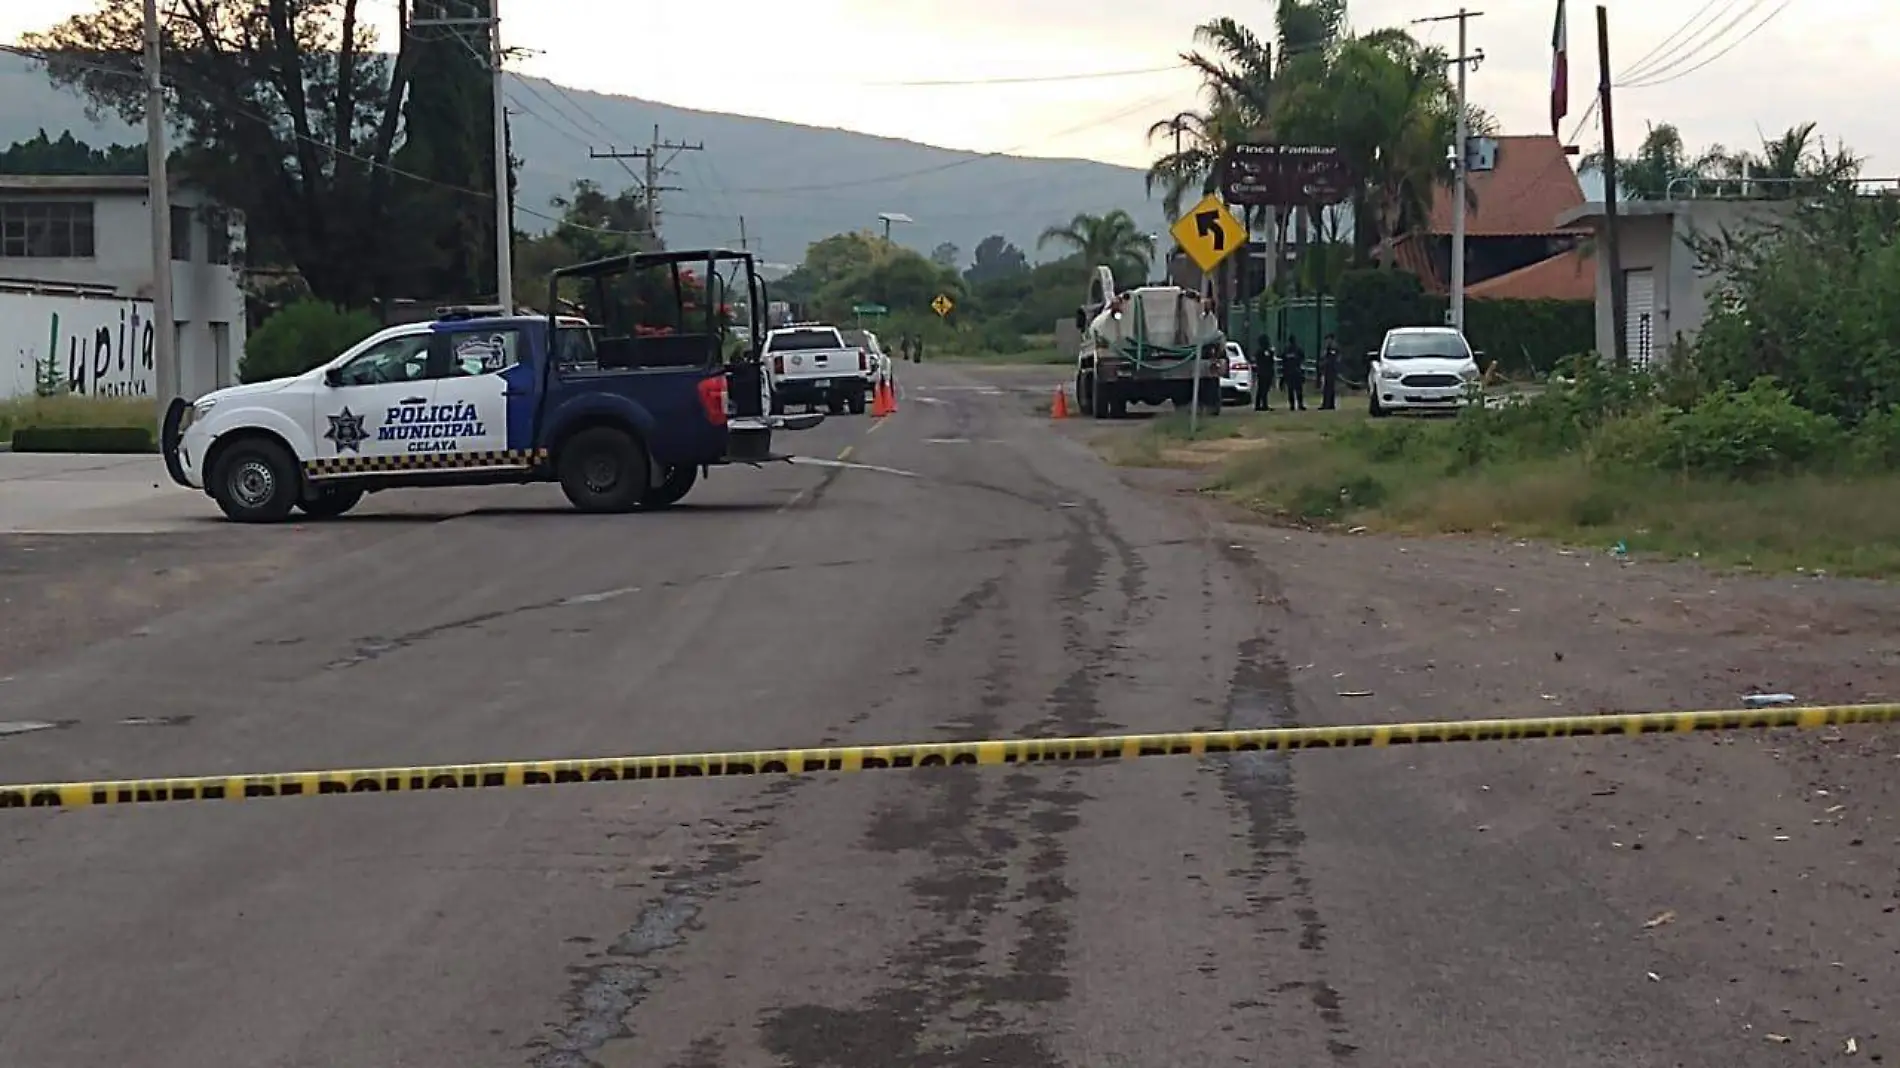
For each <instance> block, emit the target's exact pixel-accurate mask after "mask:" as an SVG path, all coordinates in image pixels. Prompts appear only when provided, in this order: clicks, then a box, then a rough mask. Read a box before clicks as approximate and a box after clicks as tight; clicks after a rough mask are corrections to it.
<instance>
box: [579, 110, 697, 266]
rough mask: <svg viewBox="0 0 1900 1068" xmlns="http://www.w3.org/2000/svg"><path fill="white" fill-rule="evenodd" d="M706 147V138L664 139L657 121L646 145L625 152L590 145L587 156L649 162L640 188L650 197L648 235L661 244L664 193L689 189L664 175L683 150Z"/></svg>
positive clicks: (647, 207) (689, 150)
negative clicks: (690, 140)
mask: <svg viewBox="0 0 1900 1068" xmlns="http://www.w3.org/2000/svg"><path fill="white" fill-rule="evenodd" d="M705 150H706V145H705V142H703V141H702V142H700V143H699V144H695V145H689V144H686V143H685V142H676V141H662V140H661V139H660V127H659V126H658V125H657V124H656V125H655V126H654V127H653V140H652V142H651V143H650V144H648V146H647V147H646V148H642V149H635V150H634V151H631V152H621V151H618V150H617V149H612V148H609V149H608V150H607V151H605V152H596V151H594V150H593V149H591V148H590V149H588V150H587V156H588V158H589V159H616V160H629V159H637V160H641V161H643V162H645V163H646V177H645V178H644V179H643V180H642V181H641V183H640V192H641V195H642V196H643V197H645V199H646V218H647V225H646V232H647V236H649V237H651V238H652V239H653V244H654V246H655V247H656V248H657V247H658V246H659V243H660V194H661V193H681V192H684V191H685V190H683V189H681V188H680V187H678V186H674V185H661V184H660V179H661V178H663V177H665V175H666V172H667V171H668V170H669V169H670V168H671V167H672V165H673V161H674V160H676V159H678V158H679V154H680V153H682V152H703V151H705ZM662 152H670V153H672V155H669V156H667V157H666V158H665V159H661V158H660V153H662Z"/></svg>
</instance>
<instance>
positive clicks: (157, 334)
mask: <svg viewBox="0 0 1900 1068" xmlns="http://www.w3.org/2000/svg"><path fill="white" fill-rule="evenodd" d="M163 39H164V33H163V28H162V27H161V26H160V24H159V21H158V0H145V179H146V183H147V184H148V185H149V186H150V187H151V188H150V190H149V191H148V192H147V193H146V201H147V203H149V204H150V205H151V208H152V323H151V327H152V358H153V367H152V376H153V378H154V379H155V382H154V385H155V386H156V387H157V389H156V391H155V392H157V394H158V409H159V412H160V413H161V414H162V413H163V412H164V411H165V409H166V408H167V407H169V406H170V405H171V402H172V398H174V397H177V396H180V395H181V393H182V391H183V390H182V387H183V382H182V379H183V375H182V374H180V369H179V366H178V327H177V325H176V323H175V322H174V321H173V318H172V195H171V178H170V176H169V175H168V174H167V173H166V159H165V157H166V155H167V154H168V153H169V151H170V149H169V147H168V146H167V145H166V139H165V82H164V79H163V78H162V77H161V76H160V72H159V66H158V65H159V58H160V52H161V48H160V45H161V42H162V41H163Z"/></svg>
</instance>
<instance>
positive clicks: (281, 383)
mask: <svg viewBox="0 0 1900 1068" xmlns="http://www.w3.org/2000/svg"><path fill="white" fill-rule="evenodd" d="M308 377H310V376H309V375H308V374H301V375H293V376H291V377H290V378H273V379H271V380H270V381H268V382H250V383H247V384H245V385H242V386H226V387H224V388H223V389H219V390H213V391H212V392H210V393H207V394H205V395H204V396H202V397H199V398H198V399H199V400H201V401H219V402H223V401H228V400H234V399H236V398H238V397H255V396H258V395H260V394H264V393H277V392H279V391H281V390H284V389H287V388H289V387H290V386H291V385H293V384H294V383H296V382H298V381H301V380H302V379H305V378H308Z"/></svg>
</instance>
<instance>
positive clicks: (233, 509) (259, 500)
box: [211, 438, 303, 523]
mask: <svg viewBox="0 0 1900 1068" xmlns="http://www.w3.org/2000/svg"><path fill="white" fill-rule="evenodd" d="M302 491H303V476H302V474H301V473H300V472H299V471H298V470H297V462H296V460H295V458H293V457H292V456H291V455H290V452H289V450H287V449H285V448H284V447H283V446H282V445H279V444H278V443H276V442H275V441H268V440H265V439H262V438H257V439H253V440H250V441H240V442H238V443H237V444H235V445H232V446H231V447H230V448H228V449H226V450H224V454H223V455H221V456H219V457H218V464H217V469H216V470H215V471H213V472H212V475H211V499H212V500H214V501H217V502H218V508H219V509H220V510H221V511H223V512H224V514H225V517H226V518H228V519H231V520H234V521H236V522H239V523H281V522H283V521H284V519H285V518H286V517H288V516H289V515H290V509H291V508H292V507H293V506H295V505H296V503H297V498H298V497H299V496H300V495H301V494H302Z"/></svg>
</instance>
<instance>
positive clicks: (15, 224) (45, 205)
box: [0, 200, 93, 260]
mask: <svg viewBox="0 0 1900 1068" xmlns="http://www.w3.org/2000/svg"><path fill="white" fill-rule="evenodd" d="M0 256H5V257H10V258H16V259H40V260H89V259H92V257H93V230H92V201H90V200H75V201H64V200H0Z"/></svg>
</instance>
